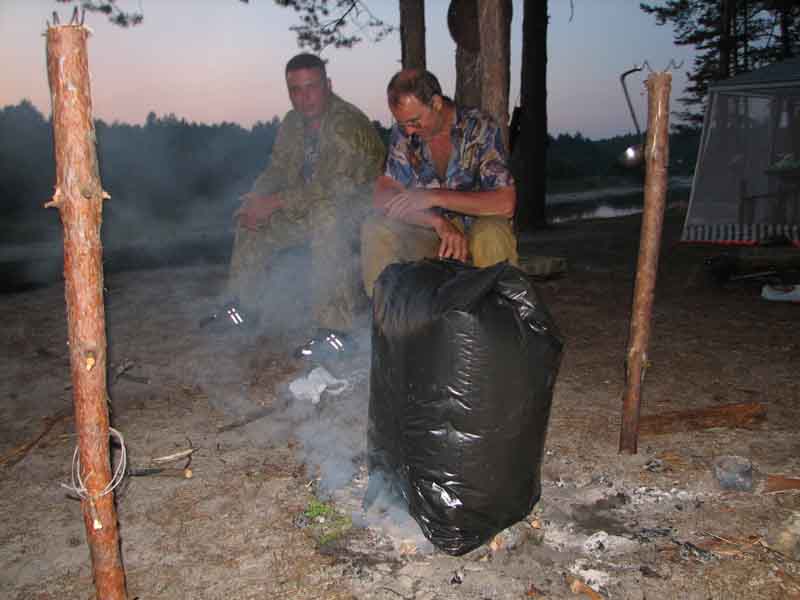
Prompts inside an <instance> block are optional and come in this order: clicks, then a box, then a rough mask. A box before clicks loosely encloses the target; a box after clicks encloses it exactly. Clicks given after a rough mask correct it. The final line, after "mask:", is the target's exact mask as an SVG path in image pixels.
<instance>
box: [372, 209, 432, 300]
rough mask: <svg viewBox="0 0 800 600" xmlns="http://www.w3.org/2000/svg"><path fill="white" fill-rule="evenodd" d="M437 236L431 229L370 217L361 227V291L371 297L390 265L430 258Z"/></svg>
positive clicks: (379, 217) (376, 216) (381, 217)
mask: <svg viewBox="0 0 800 600" xmlns="http://www.w3.org/2000/svg"><path fill="white" fill-rule="evenodd" d="M439 243H440V241H439V236H438V235H437V234H436V232H435V231H433V230H432V229H427V228H425V227H418V226H416V225H409V224H407V223H403V222H402V221H398V220H396V219H389V218H387V217H383V216H379V215H373V216H371V217H368V218H367V219H366V221H364V224H363V226H362V227H361V272H362V277H363V280H364V290H365V291H366V292H367V296H369V297H370V298H372V290H373V287H374V286H375V281H376V280H377V279H378V276H379V275H380V274H381V273H382V272H383V270H384V269H385V268H386V267H387V266H388V265H390V264H392V263H395V262H400V261H405V260H408V261H413V260H421V259H423V258H433V257H435V256H436V255H437V253H438V251H439Z"/></svg>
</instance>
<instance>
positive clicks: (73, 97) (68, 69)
mask: <svg viewBox="0 0 800 600" xmlns="http://www.w3.org/2000/svg"><path fill="white" fill-rule="evenodd" d="M88 37H89V29H88V28H86V27H84V26H83V25H79V24H75V23H73V24H70V25H64V26H55V27H48V29H47V75H48V79H49V84H50V95H51V98H52V108H53V145H54V154H55V163H56V189H55V194H54V196H53V199H52V200H51V201H50V202H48V203H47V204H46V205H45V206H53V207H56V208H57V209H58V211H59V214H60V216H61V222H62V225H63V229H64V280H65V298H66V308H67V329H68V339H69V355H70V369H71V374H72V390H73V406H74V410H75V431H76V433H77V435H78V451H79V456H80V465H81V477H82V479H83V486H84V488H85V496H86V497H85V498H83V499H82V501H81V507H82V510H83V520H84V525H85V528H86V538H87V542H88V545H89V551H90V555H91V560H92V571H93V575H94V584H95V588H96V590H97V597H98V598H102V599H103V600H118V599H120V600H124V599H125V598H127V593H126V590H125V572H124V570H123V568H122V559H121V556H120V547H119V534H118V529H117V515H116V510H115V508H114V494H113V492H111V493H104V490H105V488H106V486H107V485H108V484H109V482H110V480H111V458H110V451H109V437H108V436H109V418H108V406H107V398H108V394H107V385H106V330H105V309H104V306H103V258H102V254H103V249H102V244H101V241H100V226H101V223H102V204H103V200H104V199H105V198H107V197H108V194H106V193H105V192H104V191H103V188H102V185H101V183H100V174H99V169H98V164H97V151H96V148H95V142H96V138H95V130H94V122H93V120H92V102H91V91H90V85H89V81H90V80H89V66H88V53H87V47H86V42H87V39H88Z"/></svg>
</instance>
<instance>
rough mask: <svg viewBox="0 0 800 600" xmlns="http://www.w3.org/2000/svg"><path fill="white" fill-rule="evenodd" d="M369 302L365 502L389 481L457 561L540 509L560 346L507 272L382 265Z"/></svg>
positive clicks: (525, 287)
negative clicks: (535, 508)
mask: <svg viewBox="0 0 800 600" xmlns="http://www.w3.org/2000/svg"><path fill="white" fill-rule="evenodd" d="M373 302H374V304H373V328H372V368H371V375H370V378H371V382H370V403H369V432H368V447H369V461H368V463H369V470H370V484H371V485H370V490H369V491H368V494H367V500H366V502H365V503H366V504H369V503H370V498H374V496H375V495H376V493H378V490H375V489H374V487H375V486H374V485H373V483H377V482H388V484H389V485H390V487H392V488H393V489H394V492H396V493H398V494H399V495H400V496H402V498H403V499H404V501H405V502H406V504H407V505H408V509H409V513H410V514H411V516H412V517H414V519H415V520H416V521H417V522H418V523H419V525H420V527H421V528H422V531H423V533H424V534H425V536H426V537H427V538H428V539H429V540H430V541H431V542H433V544H434V545H435V546H437V547H438V548H439V549H441V550H443V551H445V552H447V553H449V554H454V555H460V554H464V553H466V552H469V551H470V550H472V549H474V548H477V547H478V546H480V545H481V544H483V543H485V542H486V541H488V540H489V539H490V538H491V537H492V536H494V535H495V534H496V533H498V532H499V531H501V530H503V529H505V528H506V527H508V526H510V525H512V524H513V523H516V522H517V521H519V520H520V519H522V518H524V517H525V516H526V515H527V514H528V513H529V512H530V511H531V509H532V508H533V506H534V504H536V502H537V501H538V500H539V496H540V494H541V483H540V471H541V461H542V453H543V451H544V441H545V433H546V430H547V421H548V417H549V414H550V404H551V400H552V393H553V385H554V384H555V379H556V375H557V373H558V367H559V363H560V359H561V349H562V342H561V339H560V336H559V334H558V331H557V329H556V327H555V324H554V323H553V320H552V318H551V316H550V315H549V313H548V311H547V309H546V308H545V307H544V305H543V304H542V302H541V301H540V300H539V298H538V296H537V295H536V292H535V290H534V288H533V285H532V283H531V281H530V278H529V277H528V276H527V275H526V274H525V273H524V272H523V271H520V270H519V269H517V268H515V267H512V266H510V265H508V264H506V263H501V264H498V265H496V266H494V267H491V268H487V269H476V268H473V267H469V266H466V265H463V264H461V263H457V262H453V261H439V260H423V261H420V262H416V263H398V264H394V265H390V266H389V267H387V268H386V269H385V270H384V271H383V273H382V274H381V276H380V278H379V279H378V281H377V283H376V287H375V293H374V296H373Z"/></svg>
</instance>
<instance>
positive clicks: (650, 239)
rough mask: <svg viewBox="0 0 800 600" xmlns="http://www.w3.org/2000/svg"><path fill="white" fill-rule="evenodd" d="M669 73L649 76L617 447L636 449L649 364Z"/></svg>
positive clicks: (663, 189) (664, 193)
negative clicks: (636, 250)
mask: <svg viewBox="0 0 800 600" xmlns="http://www.w3.org/2000/svg"><path fill="white" fill-rule="evenodd" d="M671 87H672V74H671V73H668V72H660V73H653V74H652V75H650V77H648V78H647V141H646V143H645V169H646V171H645V182H644V213H643V214H642V231H641V238H640V241H639V260H638V264H637V265H636V285H635V288H634V292H633V310H632V314H631V326H630V333H629V338H628V353H627V357H626V363H625V392H624V395H623V401H622V429H621V431H620V436H619V451H620V452H625V453H628V454H636V451H637V446H638V441H639V409H640V403H641V394H642V383H643V381H644V375H645V371H646V370H647V347H648V344H649V341H650V321H651V316H652V314H653V300H654V297H655V287H656V274H657V273H658V253H659V249H660V247H661V230H662V227H663V224H664V206H665V204H666V197H667V164H668V162H669V93H670V88H671Z"/></svg>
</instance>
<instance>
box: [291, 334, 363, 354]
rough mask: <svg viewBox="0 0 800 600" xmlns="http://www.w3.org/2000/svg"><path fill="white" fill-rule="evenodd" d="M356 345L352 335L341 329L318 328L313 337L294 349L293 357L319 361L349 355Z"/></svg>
mask: <svg viewBox="0 0 800 600" xmlns="http://www.w3.org/2000/svg"><path fill="white" fill-rule="evenodd" d="M357 347H358V345H357V344H356V341H355V340H354V339H353V337H352V336H350V335H349V334H347V333H344V332H343V331H336V330H335V329H318V330H317V333H316V334H315V335H314V337H312V338H311V339H310V340H308V341H307V342H306V343H305V344H303V345H302V346H300V347H299V348H297V349H296V350H295V351H294V357H295V358H301V359H303V360H309V361H314V362H320V361H324V360H327V359H331V358H333V359H337V358H345V357H347V356H351V355H352V354H353V353H354V352H355V351H356V349H357Z"/></svg>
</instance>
